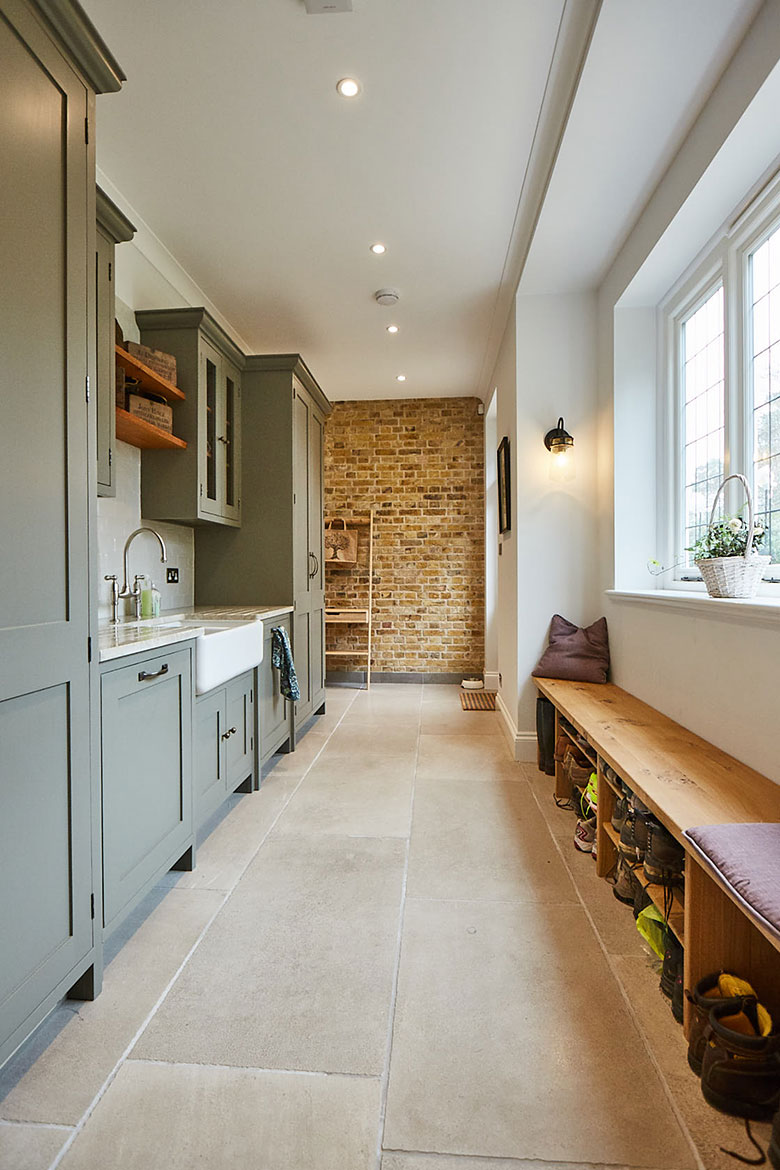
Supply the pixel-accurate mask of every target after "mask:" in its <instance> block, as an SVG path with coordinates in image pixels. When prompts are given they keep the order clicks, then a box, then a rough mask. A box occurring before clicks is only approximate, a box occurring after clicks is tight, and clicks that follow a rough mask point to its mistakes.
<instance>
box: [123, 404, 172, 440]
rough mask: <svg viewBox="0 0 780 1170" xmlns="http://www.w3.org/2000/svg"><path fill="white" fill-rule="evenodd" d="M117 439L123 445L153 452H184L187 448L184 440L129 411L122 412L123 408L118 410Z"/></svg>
mask: <svg viewBox="0 0 780 1170" xmlns="http://www.w3.org/2000/svg"><path fill="white" fill-rule="evenodd" d="M116 437H117V438H118V439H121V440H122V442H123V443H130V444H131V445H132V446H133V447H141V448H143V449H145V450H151V451H183V450H184V449H185V448H186V446H187V444H186V443H185V441H184V439H180V438H178V437H177V436H176V435H171V434H169V433H168V431H164V430H162V428H161V427H156V426H155V425H154V423H150V422H146V421H145V420H144V419H142V418H139V417H138V415H136V414H130V411H129V410H122V407H121V406H118V407H117V408H116Z"/></svg>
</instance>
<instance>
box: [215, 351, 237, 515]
mask: <svg viewBox="0 0 780 1170" xmlns="http://www.w3.org/2000/svg"><path fill="white" fill-rule="evenodd" d="M222 393H223V410H222V419H223V429H222V431H220V434H219V435H218V436H217V443H218V444H219V446H220V447H221V449H222V478H223V496H222V499H223V504H222V515H223V516H224V517H225V519H226V520H236V521H238V520H240V519H241V442H240V436H241V380H240V375H239V372H238V370H237V369H236V368H235V366H232V365H231V364H230V362H228V361H223V363H222Z"/></svg>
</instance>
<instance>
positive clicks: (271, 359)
mask: <svg viewBox="0 0 780 1170" xmlns="http://www.w3.org/2000/svg"><path fill="white" fill-rule="evenodd" d="M242 386H243V443H244V451H245V453H246V458H245V460H244V504H243V509H242V519H241V531H240V532H217V531H207V530H205V529H198V530H197V531H196V533H195V601H196V604H197V605H275V604H276V605H283V604H292V605H293V606H294V611H293V620H292V643H293V655H294V658H295V669H296V672H297V675H298V682H299V685H300V688H301V700H300V702H299V703H296V704H295V712H294V719H295V725H296V727H300V726H301V724H302V723H304V722H306V720H308V719H309V718H310V717H311V716H312V715H314V714H316V713H318V712H320V711H321V710H323V709H324V703H325V571H324V551H323V542H324V536H323V436H324V425H325V419H326V418H327V416H328V415H329V414H330V412H331V406H330V403H329V402H328V400H327V398H326V397H325V395H324V394H323V392H322V390H321V389H320V387H319V386H318V384H317V382H316V381H315V379H314V377H313V376H312V374H311V372H310V370H309V369H308V367H307V365H306V363H305V362H304V361H303V359H302V358H301V356H300V354H275V355H272V356H254V357H248V358H246V359H245V365H244V372H243V378H242ZM145 514H146V513H145Z"/></svg>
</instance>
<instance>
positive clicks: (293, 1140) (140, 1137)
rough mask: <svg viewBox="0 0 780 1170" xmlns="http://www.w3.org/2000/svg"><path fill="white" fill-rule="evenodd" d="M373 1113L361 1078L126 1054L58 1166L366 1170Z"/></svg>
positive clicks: (70, 1169)
mask: <svg viewBox="0 0 780 1170" xmlns="http://www.w3.org/2000/svg"><path fill="white" fill-rule="evenodd" d="M378 1111H379V1082H378V1081H376V1080H373V1079H370V1078H367V1077H336V1076H334V1077H326V1076H313V1075H310V1074H306V1073H303V1074H298V1075H290V1074H285V1073H278V1072H276V1073H275V1072H260V1071H257V1070H255V1069H231V1068H208V1067H199V1066H193V1065H159V1064H145V1063H138V1062H136V1061H128V1062H127V1064H125V1065H124V1066H123V1067H122V1068H121V1069H120V1071H119V1074H118V1076H117V1077H116V1080H115V1081H114V1082H113V1084H112V1085H111V1086H110V1087H109V1089H108V1092H107V1093H106V1095H105V1096H104V1097H103V1099H102V1100H101V1101H100V1103H99V1104H98V1106H97V1108H96V1110H95V1112H94V1114H93V1115H92V1116H91V1117H90V1118H89V1120H88V1121H87V1124H86V1126H85V1127H84V1129H83V1131H82V1132H81V1133H80V1134H79V1136H78V1137H77V1138H76V1140H75V1142H74V1143H73V1145H72V1146H71V1148H70V1150H69V1151H68V1152H67V1154H66V1155H65V1157H64V1159H63V1161H62V1170H99V1168H100V1167H110V1170H163V1168H164V1170H191V1168H192V1167H193V1166H199V1167H203V1170H249V1168H250V1167H251V1170H304V1168H305V1170H373V1167H374V1165H375V1161H374V1160H375V1158H376V1133H377V1114H378ZM140 1119H143V1124H139V1120H140Z"/></svg>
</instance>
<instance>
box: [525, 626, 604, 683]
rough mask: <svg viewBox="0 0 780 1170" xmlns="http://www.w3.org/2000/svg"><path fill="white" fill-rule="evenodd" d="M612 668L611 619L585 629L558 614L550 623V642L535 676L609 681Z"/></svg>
mask: <svg viewBox="0 0 780 1170" xmlns="http://www.w3.org/2000/svg"><path fill="white" fill-rule="evenodd" d="M608 670H609V639H608V637H607V619H606V618H603V617H602V618H599V619H598V621H596V622H594V623H593V625H592V626H587V627H586V628H585V629H581V628H580V627H579V626H575V625H574V623H573V622H568V621H567V620H566V618H565V617H561V615H560V614H559V613H556V614H555V616H554V617H553V620H552V621H551V622H550V644H549V646H548V647H547V649H546V650H545V652H544V654H543V655H542V657H541V658H540V659H539V665H538V666H537V667H536V670H535V671H534V672H533V677H534V678H563V679H568V680H569V681H571V682H593V683H605V682H606V681H607V671H608Z"/></svg>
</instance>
